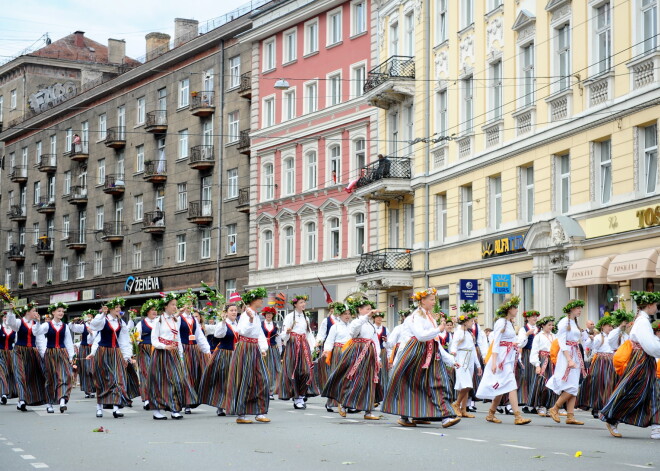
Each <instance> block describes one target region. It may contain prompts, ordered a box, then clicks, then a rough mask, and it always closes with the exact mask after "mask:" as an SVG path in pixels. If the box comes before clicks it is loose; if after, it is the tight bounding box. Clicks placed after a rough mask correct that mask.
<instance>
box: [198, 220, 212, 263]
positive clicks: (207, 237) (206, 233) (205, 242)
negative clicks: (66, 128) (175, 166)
mask: <svg viewBox="0 0 660 471" xmlns="http://www.w3.org/2000/svg"><path fill="white" fill-rule="evenodd" d="M200 238H201V243H200V245H199V258H200V259H202V260H204V259H207V258H211V229H210V228H208V227H205V228H203V229H202V230H201V234H200Z"/></svg>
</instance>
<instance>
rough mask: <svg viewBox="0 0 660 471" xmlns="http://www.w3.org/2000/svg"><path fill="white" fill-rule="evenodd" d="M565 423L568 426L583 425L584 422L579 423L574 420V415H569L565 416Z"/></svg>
mask: <svg viewBox="0 0 660 471" xmlns="http://www.w3.org/2000/svg"><path fill="white" fill-rule="evenodd" d="M566 423H567V424H568V425H584V422H580V421H579V420H575V414H571V413H569V414H568V415H567V416H566Z"/></svg>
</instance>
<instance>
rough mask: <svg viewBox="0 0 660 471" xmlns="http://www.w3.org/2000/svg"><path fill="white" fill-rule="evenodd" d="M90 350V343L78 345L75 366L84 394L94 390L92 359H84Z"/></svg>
mask: <svg viewBox="0 0 660 471" xmlns="http://www.w3.org/2000/svg"><path fill="white" fill-rule="evenodd" d="M91 351H92V347H91V346H90V345H81V346H80V347H78V356H77V359H76V366H77V367H78V378H80V390H81V391H82V392H84V393H85V394H92V393H94V392H96V386H95V385H94V371H93V368H92V362H93V360H85V358H87V356H88V355H89V354H90V352H91Z"/></svg>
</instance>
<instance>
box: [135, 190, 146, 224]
mask: <svg viewBox="0 0 660 471" xmlns="http://www.w3.org/2000/svg"><path fill="white" fill-rule="evenodd" d="M133 198H134V207H133V210H134V213H135V214H134V215H133V216H134V218H135V221H136V222H140V221H142V220H143V219H144V195H135V196H134V197H133Z"/></svg>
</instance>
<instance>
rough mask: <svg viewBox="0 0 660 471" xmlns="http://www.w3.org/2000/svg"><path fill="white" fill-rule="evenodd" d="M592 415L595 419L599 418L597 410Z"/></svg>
mask: <svg viewBox="0 0 660 471" xmlns="http://www.w3.org/2000/svg"><path fill="white" fill-rule="evenodd" d="M591 415H592V416H593V417H594V419H597V418H598V411H597V410H596V409H594V410H592V411H591Z"/></svg>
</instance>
